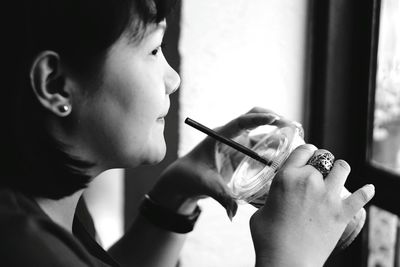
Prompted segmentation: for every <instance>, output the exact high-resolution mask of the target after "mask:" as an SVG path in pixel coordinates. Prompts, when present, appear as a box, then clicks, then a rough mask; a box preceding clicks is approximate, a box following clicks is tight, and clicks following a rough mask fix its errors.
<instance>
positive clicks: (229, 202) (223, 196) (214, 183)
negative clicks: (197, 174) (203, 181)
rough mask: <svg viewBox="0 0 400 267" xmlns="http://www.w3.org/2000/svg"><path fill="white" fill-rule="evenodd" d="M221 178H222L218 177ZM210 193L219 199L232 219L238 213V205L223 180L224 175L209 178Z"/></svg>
mask: <svg viewBox="0 0 400 267" xmlns="http://www.w3.org/2000/svg"><path fill="white" fill-rule="evenodd" d="M218 178H220V179H218ZM207 186H208V187H209V189H211V190H209V193H208V195H209V196H210V197H212V198H213V199H215V200H216V201H218V202H219V203H220V204H221V205H222V206H223V207H224V208H225V209H226V213H227V214H228V217H229V219H230V220H232V218H233V217H234V216H235V215H236V211H237V208H238V205H237V203H236V201H235V199H234V198H233V197H232V195H231V193H230V192H231V191H230V189H229V188H228V186H227V185H226V184H225V182H223V179H222V177H213V178H212V179H210V180H209V184H208V185H207Z"/></svg>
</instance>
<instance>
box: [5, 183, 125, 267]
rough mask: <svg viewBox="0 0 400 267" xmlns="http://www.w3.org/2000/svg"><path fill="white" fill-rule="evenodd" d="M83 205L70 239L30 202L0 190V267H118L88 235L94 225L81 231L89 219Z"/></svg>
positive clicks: (28, 199)
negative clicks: (84, 222)
mask: <svg viewBox="0 0 400 267" xmlns="http://www.w3.org/2000/svg"><path fill="white" fill-rule="evenodd" d="M82 204H84V203H80V204H78V206H80V208H78V209H77V210H78V211H79V212H78V211H77V212H76V214H75V218H74V223H73V235H72V234H71V233H69V232H68V231H66V230H65V229H64V228H62V227H60V226H58V225H57V224H56V223H54V222H53V221H52V220H51V219H50V218H49V217H48V216H47V214H45V213H44V211H43V210H42V209H41V208H40V207H39V205H38V204H37V203H36V202H35V201H34V200H33V199H31V198H29V197H27V196H25V195H24V194H22V193H20V192H17V191H13V190H10V189H4V188H0V266H18V267H20V266H43V267H47V266H49V267H50V266H51V267H58V266H60V267H61V266H62V267H64V266H65V267H72V266H73V267H81V266H90V267H92V266H95V267H104V266H119V265H118V263H117V262H116V261H115V260H113V259H112V258H111V256H110V255H109V254H108V253H107V252H106V251H105V250H104V249H103V248H102V247H101V246H100V245H99V244H98V243H97V242H96V241H95V240H94V238H93V236H92V235H91V234H90V233H89V232H90V231H91V232H93V230H94V227H93V225H92V227H89V228H88V229H89V232H88V231H87V230H86V228H85V227H84V225H83V221H89V222H90V221H91V218H90V215H89V213H88V212H86V209H85V205H83V208H82ZM82 215H85V216H83V217H82ZM80 216H81V218H80Z"/></svg>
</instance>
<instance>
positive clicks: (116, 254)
mask: <svg viewBox="0 0 400 267" xmlns="http://www.w3.org/2000/svg"><path fill="white" fill-rule="evenodd" d="M9 5H10V6H7V8H5V10H7V11H8V13H9V14H10V15H11V17H10V21H9V25H10V34H9V35H6V37H7V40H8V41H9V42H10V43H11V48H10V50H9V51H10V52H9V53H8V55H7V61H6V62H7V64H8V70H9V72H8V73H7V77H6V80H5V82H4V85H5V86H4V88H5V90H3V91H4V95H3V97H4V99H5V100H6V101H4V102H5V103H4V105H3V106H2V108H3V109H4V110H2V111H3V112H1V113H2V121H3V123H4V125H7V129H6V130H5V131H3V134H4V137H3V138H2V140H3V141H2V142H3V143H2V149H3V152H5V153H4V155H6V157H4V158H3V159H2V164H3V165H2V174H1V182H0V184H1V186H0V226H1V227H0V229H1V230H0V231H1V232H0V236H1V237H2V241H1V242H0V255H1V256H2V257H1V258H2V260H3V262H4V263H6V266H30V265H33V266H120V265H121V266H174V265H176V263H177V261H178V257H179V252H180V249H181V247H182V245H183V242H184V240H185V233H187V232H190V231H191V230H192V229H193V225H194V223H195V221H196V219H197V217H198V215H199V213H200V210H199V208H198V207H197V200H198V199H199V198H201V197H203V196H211V197H213V198H214V199H216V200H217V201H218V202H219V203H221V205H223V206H224V207H225V209H226V210H227V213H228V215H229V216H234V214H235V212H236V208H237V205H236V203H235V201H234V200H233V199H232V198H231V196H230V194H229V190H228V189H227V187H226V184H225V183H224V181H223V179H222V178H221V177H220V176H219V175H218V174H217V172H216V170H215V166H214V163H213V156H212V155H213V148H214V144H215V143H214V141H213V140H211V139H205V140H204V141H203V142H202V143H201V144H199V145H198V146H197V147H196V148H195V149H194V150H193V151H191V152H190V153H189V154H188V155H186V156H184V157H182V158H181V159H179V160H177V161H176V162H175V163H173V164H172V165H171V166H170V167H169V168H168V169H167V170H166V171H165V172H164V173H163V174H162V176H161V177H160V178H159V180H158V182H157V184H156V186H155V187H154V188H153V190H152V191H151V192H150V193H149V196H148V197H147V198H146V199H145V200H144V202H143V204H142V206H141V214H140V216H138V218H137V219H136V221H135V222H134V223H133V225H132V226H131V227H130V229H129V230H128V231H127V233H126V234H125V236H124V237H123V238H122V239H121V240H120V241H118V242H117V243H116V244H115V245H114V246H113V247H112V248H111V249H110V251H109V252H108V253H107V252H105V251H103V250H102V248H101V247H100V246H98V245H97V244H96V243H95V241H94V240H93V239H92V238H91V237H90V236H89V235H88V234H87V232H86V230H85V229H84V227H83V226H82V224H81V223H80V221H79V218H76V217H75V218H74V215H75V211H76V207H77V203H78V200H79V199H80V197H81V195H82V192H83V191H84V189H85V188H86V187H87V186H88V184H89V183H90V182H91V181H92V180H93V179H94V178H95V177H96V176H97V175H99V174H100V173H101V172H103V171H105V170H108V169H111V168H134V167H136V166H139V165H142V164H155V163H158V162H159V161H161V160H162V159H163V157H164V155H165V149H166V145H165V142H164V137H163V129H164V124H165V121H164V117H165V116H166V114H167V112H168V109H169V95H170V94H172V93H173V92H174V91H175V90H177V89H178V87H179V84H180V78H179V76H178V74H177V73H176V72H175V71H174V70H173V69H172V68H171V67H170V66H169V65H168V63H167V62H166V60H165V58H164V56H163V54H162V49H161V47H162V39H163V35H164V32H165V28H166V23H165V17H166V16H167V14H168V13H169V11H170V9H171V7H172V6H173V4H172V3H170V2H169V1H155V0H132V1H128V0H125V1H122V0H121V1H114V0H100V1H99V0H96V1H95V0H84V1H83V0H57V1H55V0H52V1H50V0H35V1H33V0H26V1H22V2H19V3H17V4H16V5H15V6H11V5H12V4H9ZM275 122H276V115H274V114H273V113H271V112H268V111H266V110H263V109H260V108H255V109H253V110H251V111H250V112H248V113H247V114H244V115H243V116H241V117H239V118H237V119H235V120H233V121H231V122H230V123H228V124H227V125H225V126H223V127H221V128H220V129H219V131H220V132H221V133H222V134H224V135H226V136H230V137H234V136H237V135H239V134H240V133H241V132H242V131H244V130H246V129H249V128H254V127H256V126H258V125H263V124H273V123H275ZM315 151H316V148H315V147H313V146H311V145H305V146H301V147H300V148H298V149H297V150H295V151H294V152H293V154H292V155H291V156H290V158H289V159H288V161H287V163H286V164H285V166H284V167H283V168H282V171H281V172H280V173H279V174H278V175H277V177H276V179H275V180H274V183H273V185H272V186H271V192H270V196H269V198H268V200H267V203H266V205H265V206H264V207H263V208H262V209H260V210H259V211H258V212H257V213H256V214H255V215H254V216H253V217H252V220H251V229H252V235H253V240H254V245H255V250H256V258H257V263H256V264H257V266H302V265H307V266H321V265H322V264H323V262H324V261H325V260H326V258H327V257H328V256H329V254H330V252H331V251H332V249H333V248H334V246H335V244H336V242H337V240H338V239H339V237H340V235H341V233H342V232H343V230H344V229H345V227H346V224H347V223H348V222H349V221H350V219H351V218H352V217H353V215H354V214H356V213H357V212H358V211H359V210H360V209H361V208H362V207H363V206H364V205H365V204H366V203H367V202H368V201H369V200H370V199H371V198H372V196H373V187H372V186H367V187H364V188H362V189H360V190H359V191H357V192H356V193H354V194H353V195H352V196H351V197H349V198H347V199H346V200H342V199H341V198H340V196H339V192H340V191H341V188H343V184H344V182H345V180H346V177H347V175H348V173H349V167H348V165H347V163H345V162H344V161H337V162H336V163H335V166H334V167H333V169H332V171H331V173H330V174H329V175H328V177H327V178H326V179H325V180H323V178H322V175H321V173H319V172H318V170H316V169H315V168H314V167H312V166H310V165H307V161H308V160H309V159H310V158H311V157H312V155H313V153H314V152H315Z"/></svg>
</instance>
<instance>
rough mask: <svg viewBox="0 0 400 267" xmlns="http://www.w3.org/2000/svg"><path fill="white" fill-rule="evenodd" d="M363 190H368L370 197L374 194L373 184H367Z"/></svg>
mask: <svg viewBox="0 0 400 267" xmlns="http://www.w3.org/2000/svg"><path fill="white" fill-rule="evenodd" d="M365 188H366V189H368V191H369V192H368V193H370V195H372V196H373V195H374V194H375V186H374V185H373V184H367V185H366V186H365Z"/></svg>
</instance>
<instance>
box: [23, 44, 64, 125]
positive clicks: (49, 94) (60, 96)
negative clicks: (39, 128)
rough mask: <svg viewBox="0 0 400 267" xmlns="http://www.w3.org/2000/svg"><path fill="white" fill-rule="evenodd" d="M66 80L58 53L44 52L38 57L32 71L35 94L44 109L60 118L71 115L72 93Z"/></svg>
mask: <svg viewBox="0 0 400 267" xmlns="http://www.w3.org/2000/svg"><path fill="white" fill-rule="evenodd" d="M66 78H67V77H66V73H65V71H64V70H63V69H62V68H61V62H60V56H59V55H58V54H57V53H56V52H53V51H43V52H41V53H40V54H38V55H37V56H36V58H35V60H34V62H33V64H32V67H31V69H30V81H31V86H32V89H33V92H34V93H35V95H36V97H37V99H38V100H39V102H40V103H41V104H42V105H43V107H45V108H46V109H48V110H49V111H51V112H52V113H53V114H55V115H57V116H60V117H66V116H68V115H69V114H70V113H71V92H69V89H68V87H67V86H66Z"/></svg>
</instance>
